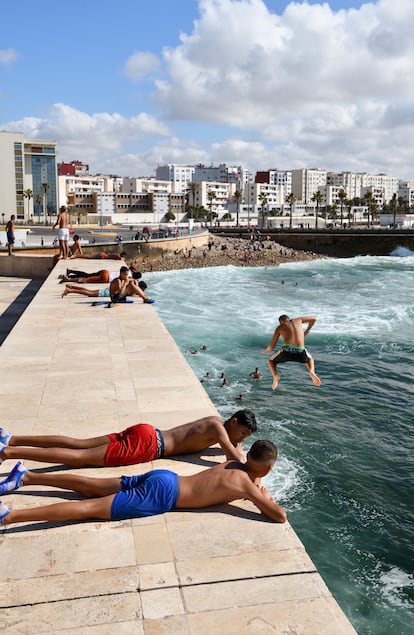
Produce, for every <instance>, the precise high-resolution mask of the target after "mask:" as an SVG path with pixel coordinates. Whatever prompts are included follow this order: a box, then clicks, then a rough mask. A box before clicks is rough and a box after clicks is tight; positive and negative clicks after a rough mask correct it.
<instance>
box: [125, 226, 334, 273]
mask: <svg viewBox="0 0 414 635" xmlns="http://www.w3.org/2000/svg"><path fill="white" fill-rule="evenodd" d="M209 243H210V245H209V246H207V245H205V246H203V247H193V248H192V249H183V250H181V249H180V250H177V251H175V252H165V253H163V254H162V255H161V256H159V257H157V258H151V259H150V258H136V259H134V260H133V262H132V263H129V264H133V265H134V266H135V267H136V268H137V269H139V270H140V271H142V272H145V271H147V272H148V271H171V270H173V269H200V268H203V267H221V266H224V265H233V266H234V267H275V266H278V265H280V264H282V263H284V262H296V261H297V262H299V261H303V260H316V259H324V258H326V256H322V255H320V254H316V253H313V252H311V251H300V250H297V249H290V248H289V247H284V246H283V245H280V244H279V243H277V242H275V241H273V240H263V241H262V242H260V241H258V240H254V241H250V240H246V239H242V238H224V237H222V236H213V235H212V236H211V237H210V239H209Z"/></svg>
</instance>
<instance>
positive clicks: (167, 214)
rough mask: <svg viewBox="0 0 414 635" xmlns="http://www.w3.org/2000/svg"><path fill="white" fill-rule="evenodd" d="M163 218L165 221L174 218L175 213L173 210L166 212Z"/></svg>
mask: <svg viewBox="0 0 414 635" xmlns="http://www.w3.org/2000/svg"><path fill="white" fill-rule="evenodd" d="M164 218H165V220H166V221H167V222H168V221H170V220H175V214H174V213H173V212H167V213H166V215H165V216H164Z"/></svg>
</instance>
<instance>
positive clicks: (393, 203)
mask: <svg viewBox="0 0 414 635" xmlns="http://www.w3.org/2000/svg"><path fill="white" fill-rule="evenodd" d="M390 205H391V209H392V226H393V228H394V229H395V225H396V220H397V195H396V193H395V192H394V194H393V195H392V199H391V200H390Z"/></svg>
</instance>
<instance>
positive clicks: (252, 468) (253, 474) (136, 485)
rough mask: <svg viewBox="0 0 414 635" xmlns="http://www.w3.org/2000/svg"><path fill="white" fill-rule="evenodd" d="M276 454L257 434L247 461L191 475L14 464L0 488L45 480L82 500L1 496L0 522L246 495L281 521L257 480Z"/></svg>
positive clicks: (121, 512)
mask: <svg viewBox="0 0 414 635" xmlns="http://www.w3.org/2000/svg"><path fill="white" fill-rule="evenodd" d="M276 458H277V448H276V446H275V445H273V443H271V442H270V441H263V440H259V441H256V442H255V443H254V444H253V445H252V447H251V448H250V450H249V452H248V454H247V461H246V463H241V462H240V461H227V462H225V463H221V464H219V465H217V466H216V467H212V468H208V469H206V470H203V471H202V472H198V473H197V474H192V475H191V476H179V475H178V474H176V473H175V472H172V471H170V470H152V471H150V472H146V473H144V474H139V475H136V476H121V477H112V478H92V477H88V476H79V475H77V474H61V473H49V474H42V473H35V472H31V471H29V470H27V469H26V468H25V467H24V466H23V465H21V464H20V465H19V464H17V465H16V466H15V467H14V468H13V470H12V471H11V473H10V474H9V476H8V477H7V479H5V481H3V482H2V483H0V486H3V489H4V491H3V494H4V493H5V494H7V493H9V492H12V491H14V490H16V489H18V488H20V487H23V486H26V485H41V486H48V485H49V486H52V487H57V488H59V489H65V490H72V491H74V492H77V493H78V494H80V495H81V496H84V497H85V498H86V499H87V500H81V501H70V502H64V503H54V504H52V505H41V506H37V507H26V508H24V509H10V508H9V507H8V506H7V505H5V504H4V503H3V502H1V501H0V523H1V524H2V525H3V526H5V527H8V526H9V525H11V524H13V523H21V522H29V521H49V522H50V521H53V522H70V521H74V520H112V521H114V520H125V519H129V518H139V517H144V516H154V515H156V514H163V513H165V512H168V511H171V510H180V509H201V508H204V507H211V506H212V505H220V504H223V503H229V502H231V501H234V500H238V499H247V500H250V501H251V502H252V503H254V505H256V507H257V508H258V509H259V510H260V511H261V512H262V514H264V515H265V516H267V518H269V519H270V520H273V521H274V522H277V523H284V522H286V520H287V515H286V512H285V510H284V509H283V508H282V507H281V506H280V505H278V504H277V503H276V502H275V501H274V500H273V498H272V497H271V496H270V494H269V492H268V491H267V490H266V488H265V487H263V486H261V485H259V484H258V483H260V479H261V478H262V477H263V476H265V475H266V474H268V473H269V471H270V470H271V469H272V467H273V465H274V463H275V461H276ZM256 483H257V484H256ZM6 486H7V487H8V489H5V487H6Z"/></svg>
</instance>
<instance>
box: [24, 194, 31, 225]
mask: <svg viewBox="0 0 414 635" xmlns="http://www.w3.org/2000/svg"><path fill="white" fill-rule="evenodd" d="M23 196H24V197H25V198H27V220H29V218H30V199H31V198H33V190H31V189H30V188H27V190H25V191H24V192H23Z"/></svg>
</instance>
